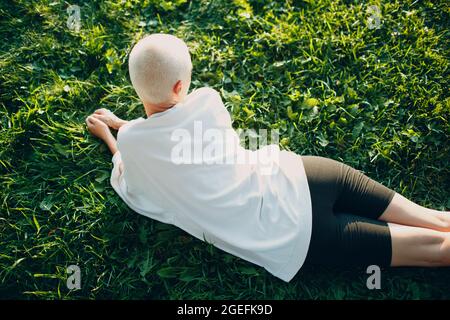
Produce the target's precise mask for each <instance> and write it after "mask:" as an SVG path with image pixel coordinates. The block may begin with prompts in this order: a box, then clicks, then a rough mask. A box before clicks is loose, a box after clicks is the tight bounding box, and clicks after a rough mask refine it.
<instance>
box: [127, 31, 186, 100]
mask: <svg viewBox="0 0 450 320" xmlns="http://www.w3.org/2000/svg"><path fill="white" fill-rule="evenodd" d="M128 68H129V72H130V79H131V83H132V84H133V87H134V89H135V90H136V93H137V94H138V96H139V98H140V99H141V100H142V102H144V103H145V102H148V103H152V104H160V103H165V102H170V99H171V97H172V94H173V91H172V90H173V87H174V85H175V84H176V83H177V82H178V81H179V80H181V83H182V92H180V96H181V97H182V98H183V97H184V96H186V94H187V91H188V89H189V85H190V83H191V72H192V61H191V56H190V54H189V49H188V47H187V45H186V44H185V43H184V41H183V40H181V39H179V38H177V37H175V36H172V35H170V34H162V33H154V34H151V35H148V36H146V37H144V38H143V39H141V40H139V42H138V43H137V44H136V45H135V46H134V47H133V49H132V50H131V53H130V58H129V61H128Z"/></svg>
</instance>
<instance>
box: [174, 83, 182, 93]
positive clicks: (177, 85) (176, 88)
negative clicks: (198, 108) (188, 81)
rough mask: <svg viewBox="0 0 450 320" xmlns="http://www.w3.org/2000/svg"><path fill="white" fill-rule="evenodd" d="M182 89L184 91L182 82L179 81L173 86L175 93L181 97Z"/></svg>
mask: <svg viewBox="0 0 450 320" xmlns="http://www.w3.org/2000/svg"><path fill="white" fill-rule="evenodd" d="M181 89H183V83H182V82H181V80H178V81H177V83H175V85H174V86H173V93H175V94H176V95H179V94H180V92H181Z"/></svg>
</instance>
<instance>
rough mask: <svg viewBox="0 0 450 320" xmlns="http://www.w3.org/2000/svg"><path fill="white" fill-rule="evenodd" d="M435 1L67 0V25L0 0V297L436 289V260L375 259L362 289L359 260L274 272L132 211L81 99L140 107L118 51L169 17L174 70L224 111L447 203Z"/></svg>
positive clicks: (336, 295) (444, 275)
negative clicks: (175, 43) (71, 282)
mask: <svg viewBox="0 0 450 320" xmlns="http://www.w3.org/2000/svg"><path fill="white" fill-rule="evenodd" d="M446 2H447V1H443V0H442V1H429V0H427V1H399V0H396V1H384V2H382V1H373V2H370V3H369V2H361V1H350V0H347V1H343V0H342V1H329V0H316V1H314V0H307V1H273V2H270V1H262V0H251V1H245V0H235V1H218V0H216V1H211V0H208V1H207V0H202V1H194V0H193V1H186V0H175V1H156V0H145V1H138V0H124V1H112V0H111V1H83V2H81V3H82V5H81V15H82V26H81V31H80V32H79V33H74V32H71V31H70V30H69V29H68V28H67V27H66V20H67V13H66V8H67V5H68V4H67V3H64V2H63V1H46V0H33V1H28V0H14V1H1V2H0V15H1V16H2V19H1V20H0V35H1V38H2V41H1V43H0V68H1V72H0V119H1V123H0V126H1V127H0V128H1V129H0V170H1V172H0V182H1V188H0V202H1V213H0V298H3V299H5V298H20V299H36V298H38V299H53V298H58V299H67V298H97V299H106V298H117V299H140V298H152V299H162V298H171V299H178V298H189V299H201V298H204V299H210V298H224V299H230V298H236V299H240V298H259V299H366V298H368V299H388V298H389V299H440V298H447V299H448V298H450V289H449V283H450V272H449V269H448V268H447V269H440V270H438V269H435V270H429V269H395V270H393V269H390V270H389V269H386V270H383V271H382V289H381V290H375V291H369V290H368V289H367V288H366V279H367V275H366V274H365V270H362V269H361V270H359V269H356V270H355V269H348V270H336V269H327V268H314V269H313V268H308V267H306V268H303V269H302V270H301V272H300V273H299V275H298V276H297V277H296V278H295V279H294V280H293V281H291V282H290V283H289V284H287V283H284V282H283V281H281V280H278V279H276V278H275V277H273V276H271V275H270V274H268V273H267V272H266V271H264V270H263V269H262V268H259V267H256V266H253V265H251V264H250V263H247V262H245V261H243V260H241V259H238V258H235V257H233V256H231V255H228V254H225V253H222V252H221V251H219V250H218V249H215V248H213V247H211V246H208V245H206V244H204V243H202V242H200V241H198V240H196V239H194V238H192V237H190V236H189V235H188V234H186V233H184V232H183V231H181V230H179V229H177V228H175V227H173V226H168V225H163V224H161V223H158V222H155V221H152V220H150V219H147V218H144V217H142V216H140V215H138V214H136V213H134V212H133V211H131V210H130V209H129V208H127V206H126V205H125V204H124V203H123V202H122V201H121V200H120V198H119V197H118V196H117V195H116V194H115V192H114V191H113V189H112V188H111V187H110V185H109V174H110V169H111V162H110V160H111V155H110V153H109V151H108V150H107V149H106V147H105V146H104V145H102V144H101V143H100V142H99V141H98V140H96V139H94V138H92V137H91V136H90V135H89V134H88V133H87V131H86V128H85V125H84V118H85V117H86V116H87V115H88V114H89V113H91V112H93V111H94V110H95V109H97V108H99V107H105V108H109V109H111V110H113V111H115V112H117V114H118V115H119V116H121V117H124V118H127V119H131V118H136V117H139V116H144V114H143V108H142V107H141V105H140V103H139V101H138V100H137V97H136V95H135V94H134V91H133V89H132V87H131V85H130V82H129V80H128V75H127V55H128V52H129V50H130V48H131V46H132V45H133V43H134V42H135V41H136V40H137V39H139V38H140V37H141V36H142V35H143V34H145V33H152V32H166V33H173V34H175V35H177V36H179V37H182V38H184V39H185V40H186V42H187V43H188V45H189V46H190V48H191V51H192V58H193V62H194V71H193V84H192V87H193V88H195V87H202V86H205V85H208V86H211V87H214V88H216V89H217V90H219V91H221V93H222V96H223V99H224V101H225V103H226V106H227V108H228V110H229V111H230V113H231V114H232V115H233V119H234V126H235V127H236V128H278V129H279V130H280V133H281V134H282V138H283V139H282V141H281V144H282V146H283V147H284V148H286V149H289V150H292V151H296V152H298V153H300V154H314V155H321V156H327V157H330V158H333V159H337V160H341V161H344V162H345V163H347V164H349V165H352V166H354V167H356V168H358V169H360V170H362V171H363V172H365V173H366V174H368V175H369V176H370V177H372V178H375V179H376V180H378V181H380V182H382V183H383V184H385V185H387V186H389V187H391V188H392V189H394V190H396V191H397V192H400V193H402V194H403V195H404V196H407V197H409V198H411V199H413V200H414V201H416V202H418V203H420V204H422V205H425V206H429V207H432V208H436V209H441V210H442V209H445V208H449V207H450V200H449V199H450V188H449V187H450V174H449V168H450V165H449V164H450V161H449V156H450V144H449V140H450V126H449V123H448V121H449V115H450V95H449V81H448V79H449V61H448V55H449V31H448V21H450V17H449V7H448V3H446ZM372 4H376V5H378V6H379V7H380V9H381V14H382V20H381V22H382V24H381V26H380V28H379V29H369V28H368V26H367V23H366V22H367V18H368V17H369V14H368V13H367V11H366V10H367V7H368V5H372ZM71 264H77V265H79V266H80V267H81V272H82V289H81V290H79V291H69V290H68V289H67V288H66V285H65V283H66V280H65V279H66V274H65V268H66V267H67V266H69V265H71Z"/></svg>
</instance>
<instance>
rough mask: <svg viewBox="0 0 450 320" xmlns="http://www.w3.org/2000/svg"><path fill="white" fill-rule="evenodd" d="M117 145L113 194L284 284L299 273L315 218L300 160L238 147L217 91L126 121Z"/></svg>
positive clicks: (292, 155) (277, 152)
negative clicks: (267, 272) (246, 262)
mask: <svg viewBox="0 0 450 320" xmlns="http://www.w3.org/2000/svg"><path fill="white" fill-rule="evenodd" d="M200 129H201V130H200ZM199 132H200V133H201V134H199ZM230 132H231V134H230ZM221 137H223V138H221ZM188 138H189V139H188ZM117 146H118V150H119V151H118V152H116V153H115V154H114V156H113V157H112V161H113V164H114V167H113V169H112V174H111V185H112V186H113V188H114V190H115V191H116V192H117V193H118V194H119V196H120V197H121V198H122V199H123V200H124V201H125V202H126V204H127V205H128V206H129V207H130V208H131V209H133V210H134V211H136V212H138V213H140V214H142V215H144V216H147V217H150V218H152V219H155V220H158V221H161V222H164V223H169V224H173V225H175V226H177V227H179V228H181V229H183V230H185V231H186V232H188V233H189V234H191V235H193V236H194V237H196V238H198V239H200V240H206V241H207V242H209V243H212V244H213V245H214V246H216V247H217V248H220V249H222V250H224V251H226V252H228V253H230V254H233V255H235V256H238V257H240V258H242V259H245V260H247V261H250V262H252V263H254V264H257V265H259V266H262V267H264V268H265V269H266V270H267V271H269V272H270V273H272V274H273V275H275V276H276V277H278V278H280V279H282V280H284V281H290V280H291V279H292V278H293V277H294V275H295V274H296V273H297V272H298V270H299V269H300V268H301V266H302V265H303V263H304V260H305V258H306V254H307V252H308V247H309V242H310V238H311V225H312V212H311V211H312V210H311V198H310V194H309V187H308V183H307V178H306V174H305V171H304V167H303V162H302V159H301V157H300V156H299V155H297V154H295V153H293V152H288V151H280V149H279V148H278V145H269V146H267V147H263V148H260V149H258V150H256V151H251V150H247V149H245V148H243V147H242V146H241V145H239V136H238V134H237V133H236V131H235V130H233V128H232V125H231V118H230V115H229V113H228V111H227V109H226V108H225V106H224V105H223V103H222V99H221V98H220V95H219V93H218V92H217V91H215V90H213V89H211V88H201V89H197V90H195V91H193V92H192V93H191V94H189V95H188V96H187V97H186V98H185V100H183V102H180V103H178V104H177V105H175V106H174V107H172V108H171V109H168V110H166V111H164V112H162V113H158V114H154V115H152V116H150V117H148V118H146V119H145V118H138V119H135V120H132V121H130V122H129V123H127V124H126V125H124V126H122V127H121V128H120V130H119V133H118V137H117ZM189 150H190V151H189ZM199 150H200V152H199ZM220 150H223V152H220ZM251 157H253V158H251ZM255 157H256V158H257V159H258V161H254V159H255ZM189 159H190V160H191V161H190V162H189ZM230 159H231V160H230ZM233 159H234V161H233ZM239 159H240V160H239ZM242 159H246V160H245V161H242ZM249 159H253V160H249Z"/></svg>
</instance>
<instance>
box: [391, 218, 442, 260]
mask: <svg viewBox="0 0 450 320" xmlns="http://www.w3.org/2000/svg"><path fill="white" fill-rule="evenodd" d="M388 226H389V231H390V234H391V241H392V260H391V266H392V267H403V266H405V267H406V266H417V267H443V266H450V233H448V232H441V231H436V230H431V229H427V228H419V227H411V226H405V225H399V224H395V223H388Z"/></svg>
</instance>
